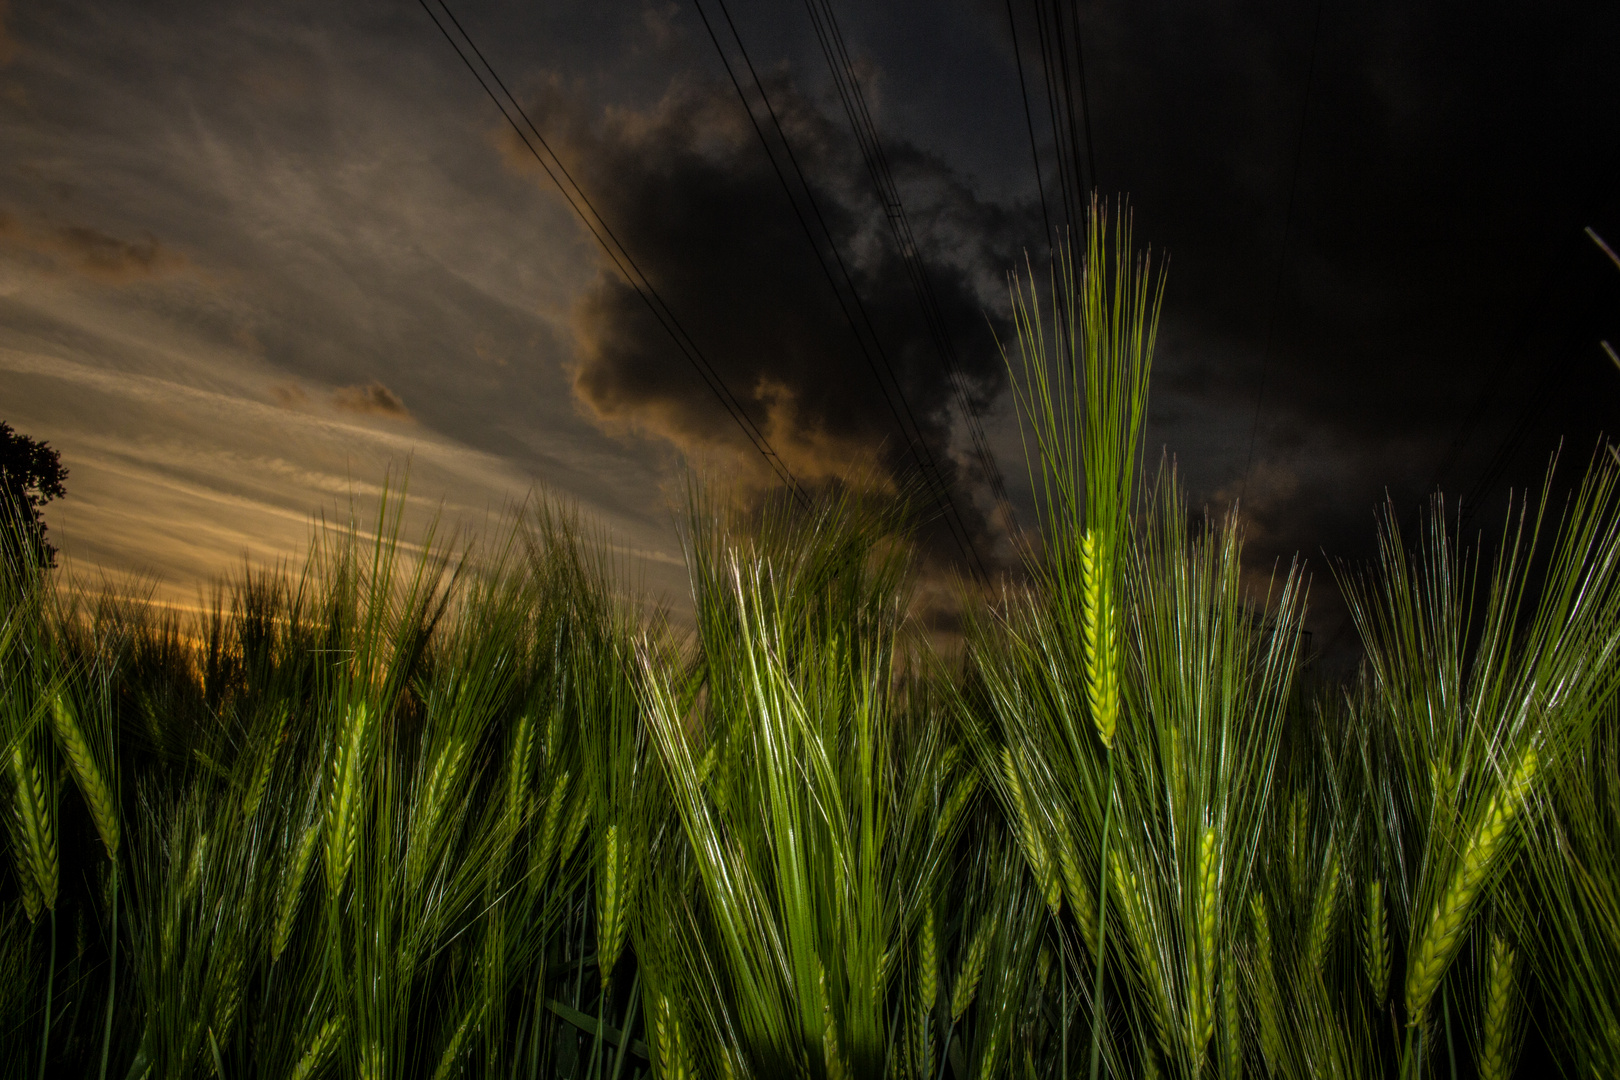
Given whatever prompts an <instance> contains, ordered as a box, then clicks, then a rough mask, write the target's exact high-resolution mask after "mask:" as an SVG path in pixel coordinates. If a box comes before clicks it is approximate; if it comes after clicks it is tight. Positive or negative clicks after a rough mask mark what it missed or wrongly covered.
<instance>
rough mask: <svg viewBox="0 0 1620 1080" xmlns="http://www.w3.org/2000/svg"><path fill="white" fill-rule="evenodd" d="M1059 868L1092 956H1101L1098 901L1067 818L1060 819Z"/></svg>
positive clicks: (1065, 893) (1071, 909)
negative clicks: (1085, 874)
mask: <svg viewBox="0 0 1620 1080" xmlns="http://www.w3.org/2000/svg"><path fill="white" fill-rule="evenodd" d="M1058 830H1059V833H1060V834H1061V836H1060V839H1059V841H1058V868H1059V869H1060V870H1061V871H1062V872H1063V892H1064V895H1065V896H1066V897H1067V898H1068V901H1069V910H1070V912H1072V913H1073V915H1074V921H1075V922H1076V923H1078V924H1079V926H1080V936H1081V937H1082V938H1083V939H1084V940H1085V944H1086V952H1087V954H1088V955H1091V956H1096V955H1097V904H1096V902H1095V901H1093V900H1092V890H1091V888H1090V887H1089V886H1087V885H1086V880H1085V877H1084V875H1082V874H1081V872H1080V853H1079V848H1078V846H1077V845H1076V844H1075V840H1074V835H1073V833H1072V832H1071V831H1070V830H1069V827H1068V823H1067V820H1066V819H1062V818H1060V819H1059V823H1058Z"/></svg>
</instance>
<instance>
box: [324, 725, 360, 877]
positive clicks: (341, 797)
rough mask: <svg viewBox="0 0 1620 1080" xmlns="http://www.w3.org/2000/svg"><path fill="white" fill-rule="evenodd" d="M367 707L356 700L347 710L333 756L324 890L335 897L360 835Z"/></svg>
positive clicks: (328, 805)
mask: <svg viewBox="0 0 1620 1080" xmlns="http://www.w3.org/2000/svg"><path fill="white" fill-rule="evenodd" d="M367 720H368V717H367V710H366V705H365V702H359V703H358V704H356V705H354V706H352V707H351V708H350V709H348V710H347V712H346V713H345V716H344V728H343V730H342V731H341V732H339V737H338V743H337V753H336V754H335V755H333V758H332V790H331V792H330V793H329V794H328V796H327V812H326V892H327V896H328V897H330V898H332V899H333V900H334V901H335V900H336V899H337V895H338V892H339V891H340V890H341V889H342V888H343V881H344V879H345V878H346V877H348V874H349V864H350V863H351V862H353V861H354V849H355V844H356V842H357V841H358V839H359V835H360V783H361V768H362V762H361V757H362V755H363V754H364V752H365V745H366V727H367Z"/></svg>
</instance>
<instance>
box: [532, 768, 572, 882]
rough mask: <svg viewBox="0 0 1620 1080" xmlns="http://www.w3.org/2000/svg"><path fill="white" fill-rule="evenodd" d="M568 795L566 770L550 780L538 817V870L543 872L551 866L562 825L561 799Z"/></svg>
mask: <svg viewBox="0 0 1620 1080" xmlns="http://www.w3.org/2000/svg"><path fill="white" fill-rule="evenodd" d="M567 795H568V772H567V770H564V771H562V772H559V773H558V774H557V778H556V779H555V780H553V781H552V782H551V794H550V795H549V796H547V797H546V809H545V814H544V816H543V817H541V819H540V855H539V859H538V862H537V868H538V872H539V873H540V874H544V873H545V872H546V871H547V870H549V869H550V867H551V856H552V854H553V853H554V852H555V851H556V850H557V832H558V829H560V828H561V827H562V811H563V800H564V799H565V798H566V797H567Z"/></svg>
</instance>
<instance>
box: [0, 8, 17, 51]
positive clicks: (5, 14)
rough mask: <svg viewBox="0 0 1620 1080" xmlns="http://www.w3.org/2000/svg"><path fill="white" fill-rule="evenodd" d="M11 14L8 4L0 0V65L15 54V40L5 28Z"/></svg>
mask: <svg viewBox="0 0 1620 1080" xmlns="http://www.w3.org/2000/svg"><path fill="white" fill-rule="evenodd" d="M10 14H11V11H10V4H8V3H7V2H6V0H0V67H5V66H6V65H7V64H9V63H11V60H12V57H14V56H16V55H17V41H16V39H15V38H13V37H12V36H11V31H10V30H8V29H7V25H6V24H7V22H8V20H9V16H10Z"/></svg>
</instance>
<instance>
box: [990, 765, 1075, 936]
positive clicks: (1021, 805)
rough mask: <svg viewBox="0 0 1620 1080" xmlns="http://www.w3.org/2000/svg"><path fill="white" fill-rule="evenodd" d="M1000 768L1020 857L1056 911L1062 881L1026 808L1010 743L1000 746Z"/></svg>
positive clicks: (1049, 905)
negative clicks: (1004, 782) (1005, 781)
mask: <svg viewBox="0 0 1620 1080" xmlns="http://www.w3.org/2000/svg"><path fill="white" fill-rule="evenodd" d="M1001 769H1002V772H1003V774H1005V776H1006V778H1007V793H1008V795H1010V796H1011V797H1012V803H1013V811H1014V814H1015V816H1016V817H1017V820H1016V821H1015V822H1014V824H1015V825H1016V826H1017V827H1018V838H1019V840H1021V841H1022V842H1023V849H1024V858H1025V859H1027V860H1028V861H1029V869H1030V871H1031V873H1033V874H1034V875H1035V880H1036V882H1038V883H1039V884H1040V887H1041V895H1042V896H1044V897H1045V898H1046V906H1047V907H1049V908H1051V909H1052V914H1053V915H1056V914H1057V912H1058V908H1059V906H1060V905H1061V904H1062V903H1063V885H1062V882H1061V880H1060V879H1059V877H1058V873H1057V867H1056V865H1054V862H1053V859H1052V852H1051V850H1050V849H1048V848H1047V846H1046V840H1045V838H1044V837H1042V836H1041V834H1040V831H1039V828H1038V827H1037V825H1036V824H1035V819H1034V816H1033V815H1032V814H1031V813H1030V811H1029V798H1028V797H1027V796H1026V795H1025V793H1024V783H1023V780H1022V779H1021V778H1020V777H1019V775H1018V765H1017V763H1016V762H1015V761H1014V760H1013V753H1012V748H1011V747H1007V746H1004V747H1002V748H1001Z"/></svg>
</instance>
